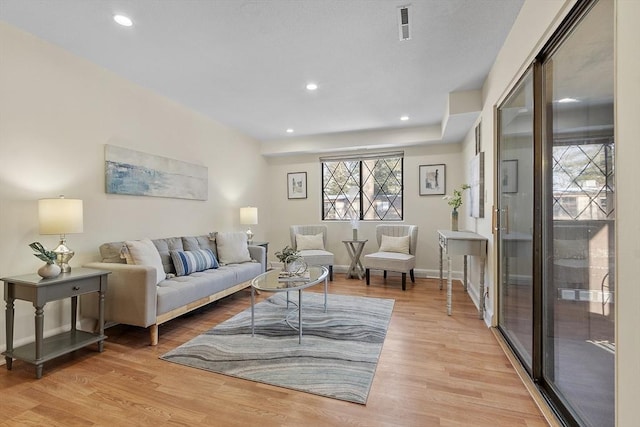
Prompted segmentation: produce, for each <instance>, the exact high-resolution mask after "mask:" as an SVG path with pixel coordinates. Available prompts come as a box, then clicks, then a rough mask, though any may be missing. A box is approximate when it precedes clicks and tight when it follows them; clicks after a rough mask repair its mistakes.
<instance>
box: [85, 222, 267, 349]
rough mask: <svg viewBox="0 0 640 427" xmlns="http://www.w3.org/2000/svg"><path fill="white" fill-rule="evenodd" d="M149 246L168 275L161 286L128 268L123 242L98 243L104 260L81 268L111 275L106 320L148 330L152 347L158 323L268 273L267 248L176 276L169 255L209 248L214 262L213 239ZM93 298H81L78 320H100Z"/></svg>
mask: <svg viewBox="0 0 640 427" xmlns="http://www.w3.org/2000/svg"><path fill="white" fill-rule="evenodd" d="M152 242H153V244H154V245H155V247H156V248H157V249H158V252H159V253H160V258H161V260H162V264H163V267H164V271H165V273H166V274H167V278H166V279H165V280H162V281H161V282H159V283H157V273H156V271H157V270H156V269H155V268H154V267H152V266H147V265H131V264H126V260H125V259H123V257H122V256H121V254H122V249H123V245H124V242H111V243H105V244H103V245H101V246H100V255H101V258H102V261H101V262H92V263H89V264H86V265H85V266H86V267H90V268H98V269H104V270H109V271H111V274H110V275H109V283H108V288H107V292H106V295H105V321H107V322H115V323H123V324H127V325H133V326H141V327H144V328H147V327H149V328H150V338H151V345H156V344H157V343H158V326H159V325H160V324H162V323H164V322H167V321H169V320H171V319H174V318H176V317H178V316H180V315H182V314H184V313H187V312H189V311H191V310H194V309H196V308H199V307H202V306H203V305H206V304H208V303H210V302H213V301H216V300H218V299H220V298H223V297H225V296H227V295H230V294H232V293H234V292H236V291H239V290H241V289H244V288H246V287H248V286H250V283H251V279H253V278H254V277H256V276H257V275H259V274H261V273H263V272H264V271H265V270H266V250H265V248H264V247H261V246H248V250H249V255H250V256H251V261H250V262H241V263H234V264H232V263H229V264H226V265H222V264H221V265H220V266H219V267H218V268H216V269H209V270H204V271H200V272H196V273H191V274H189V275H186V276H175V273H176V269H175V267H174V265H173V261H172V260H171V256H170V252H169V251H171V250H179V251H194V250H199V249H211V250H212V251H213V253H214V254H215V255H216V258H218V251H217V248H216V242H215V238H210V236H209V235H204V236H187V237H170V238H165V239H155V240H152ZM218 259H219V258H218ZM96 298H97V296H96V295H95V293H92V294H85V295H82V296H81V303H80V313H81V315H82V316H84V317H87V318H91V319H97V318H98V313H97V307H98V304H97V300H96Z"/></svg>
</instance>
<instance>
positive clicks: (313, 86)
mask: <svg viewBox="0 0 640 427" xmlns="http://www.w3.org/2000/svg"><path fill="white" fill-rule="evenodd" d="M316 89H318V85H317V84H316V83H307V90H316Z"/></svg>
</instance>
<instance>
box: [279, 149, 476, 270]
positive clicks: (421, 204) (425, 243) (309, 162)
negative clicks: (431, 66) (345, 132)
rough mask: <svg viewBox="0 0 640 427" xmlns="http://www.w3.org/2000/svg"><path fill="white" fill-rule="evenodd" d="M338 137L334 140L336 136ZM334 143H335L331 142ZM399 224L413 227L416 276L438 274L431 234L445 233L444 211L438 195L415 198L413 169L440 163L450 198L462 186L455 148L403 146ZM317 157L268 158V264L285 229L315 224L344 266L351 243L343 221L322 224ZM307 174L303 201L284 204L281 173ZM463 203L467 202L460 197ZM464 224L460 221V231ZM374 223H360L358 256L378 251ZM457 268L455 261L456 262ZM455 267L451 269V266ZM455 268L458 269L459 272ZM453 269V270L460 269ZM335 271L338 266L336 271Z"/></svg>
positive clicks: (415, 171)
mask: <svg viewBox="0 0 640 427" xmlns="http://www.w3.org/2000/svg"><path fill="white" fill-rule="evenodd" d="M336 138H339V137H336ZM337 142H339V141H336V143H337ZM402 150H404V153H405V156H404V199H405V200H404V221H403V223H404V224H414V225H417V226H418V227H419V231H418V247H417V249H416V252H417V255H416V257H417V259H416V274H417V275H419V276H424V275H430V276H432V277H435V276H436V275H437V274H438V273H437V270H438V253H439V252H438V239H437V233H436V230H437V229H449V228H450V219H449V213H450V210H451V209H450V207H449V206H448V205H447V201H446V200H443V199H442V197H443V196H420V195H419V191H418V169H419V168H418V167H419V165H427V164H440V163H444V164H446V190H447V193H449V194H450V193H451V191H452V190H453V188H455V187H459V186H460V185H461V184H462V183H463V181H462V179H463V175H464V169H465V166H464V165H462V164H461V162H460V145H459V144H438V145H423V146H416V147H404V148H402ZM319 157H320V156H319V155H304V156H290V157H270V158H268V160H267V161H268V163H269V178H268V181H269V184H270V187H271V188H272V189H274V192H273V203H272V204H271V210H270V222H269V225H268V229H269V230H270V231H269V232H268V240H269V241H270V245H269V259H270V260H271V261H277V260H276V259H275V257H274V256H273V254H274V253H275V252H276V251H278V250H280V249H282V248H283V247H284V246H285V245H290V244H291V243H290V239H289V225H292V224H320V223H324V224H326V225H327V226H328V244H327V249H328V250H330V251H331V252H333V253H334V254H335V264H336V265H337V266H342V267H346V266H348V265H349V263H350V259H349V255H348V253H347V250H346V249H345V246H344V244H343V243H342V240H347V239H351V235H352V234H351V233H352V232H351V224H350V222H349V221H324V222H323V221H322V203H321V198H322V194H321V185H322V184H321V181H322V177H321V164H320V161H319ZM288 172H307V195H308V197H307V199H294V200H288V199H287V186H286V184H287V181H286V180H287V173H288ZM465 200H468V199H467V198H466V197H465ZM464 221H465V219H464V218H461V224H460V227H461V228H462V227H464V226H465V223H464ZM378 224H379V222H367V221H361V223H360V230H359V232H358V237H360V238H362V239H369V242H367V244H366V246H365V249H364V253H365V254H366V253H371V252H375V251H376V250H377V248H378V245H377V242H376V241H375V239H376V232H375V227H376V225H378ZM460 265H461V262H460ZM456 266H457V264H456ZM460 268H461V267H460ZM460 268H458V270H459V269H460ZM338 269H339V267H338Z"/></svg>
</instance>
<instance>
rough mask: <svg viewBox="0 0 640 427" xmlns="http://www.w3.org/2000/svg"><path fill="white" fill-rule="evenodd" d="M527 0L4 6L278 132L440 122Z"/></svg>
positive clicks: (0, 1)
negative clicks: (405, 18) (404, 27)
mask: <svg viewBox="0 0 640 427" xmlns="http://www.w3.org/2000/svg"><path fill="white" fill-rule="evenodd" d="M523 1H524V0H412V1H411V0H409V1H407V0H402V1H396V0H348V1H347V0H299V1H293V0H290V1H287V0H270V1H267V0H135V1H131V0H130V1H124V0H120V1H116V0H56V1H50V0H0V19H1V20H3V21H6V22H8V23H9V24H11V25H14V26H16V27H19V28H22V29H24V30H26V31H28V32H31V33H33V34H35V35H37V36H39V37H41V38H43V39H46V40H48V41H50V42H52V43H54V44H57V45H59V46H61V47H63V48H64V49H66V50H68V51H71V52H73V53H75V54H77V55H79V56H82V57H85V58H87V59H89V60H90V61H92V62H95V63H97V64H99V65H101V66H103V67H105V68H107V69H109V70H112V71H113V72H115V73H116V74H119V75H121V76H123V77H125V78H127V79H129V80H131V81H133V82H135V83H137V84H139V85H141V86H144V87H147V88H149V89H151V90H153V91H155V92H157V93H160V94H162V95H164V96H167V97H169V98H172V99H174V100H176V101H178V102H180V103H182V104H184V105H186V106H187V107H189V108H192V109H194V110H197V111H200V112H202V113H203V114H205V115H207V116H210V117H212V118H213V119H215V120H217V121H219V122H222V123H224V124H226V125H228V126H231V127H233V128H236V129H238V130H240V131H242V132H244V133H246V134H248V135H251V136H253V137H255V138H257V139H259V140H262V141H269V140H277V139H283V138H288V137H293V138H295V137H296V136H308V135H318V134H327V133H335V132H344V131H354V130H376V129H389V128H397V127H402V126H424V125H440V123H441V122H442V120H443V116H444V113H445V110H446V106H447V99H448V94H449V93H451V92H455V91H465V90H472V89H480V88H481V85H482V83H483V81H484V79H485V78H486V75H487V73H488V71H489V69H490V67H491V65H492V64H493V62H494V60H495V57H496V55H497V53H498V51H499V49H500V47H501V46H502V44H503V42H504V39H505V38H506V36H507V34H508V32H509V30H510V28H511V26H512V24H513V22H514V20H515V17H516V16H517V14H518V12H519V10H520V7H521V6H522V3H523ZM406 4H410V5H411V6H410V19H411V36H412V37H411V40H408V41H400V40H399V36H398V18H397V8H398V6H401V5H406ZM114 13H123V14H126V15H128V16H130V17H131V18H132V19H133V21H134V23H135V25H134V26H133V27H132V28H124V27H120V26H118V25H117V24H115V23H114V22H113V20H112V15H113V14H114ZM308 81H314V82H317V83H318V86H319V89H318V90H317V91H316V92H314V93H310V92H308V91H307V90H306V89H305V85H306V83H307V82H308ZM401 115H408V116H410V120H409V121H407V122H401V121H400V120H399V118H400V116H401ZM287 128H293V129H294V130H295V132H294V133H293V134H291V135H287V134H286V133H285V130H286V129H287ZM459 131H460V132H463V133H462V134H464V132H466V129H460V130H459ZM458 134H460V133H458Z"/></svg>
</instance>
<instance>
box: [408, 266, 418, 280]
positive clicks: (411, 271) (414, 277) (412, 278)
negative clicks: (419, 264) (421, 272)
mask: <svg viewBox="0 0 640 427" xmlns="http://www.w3.org/2000/svg"><path fill="white" fill-rule="evenodd" d="M409 274H410V275H411V281H412V282H413V283H416V276H415V275H414V274H413V268H412V269H411V270H409Z"/></svg>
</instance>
